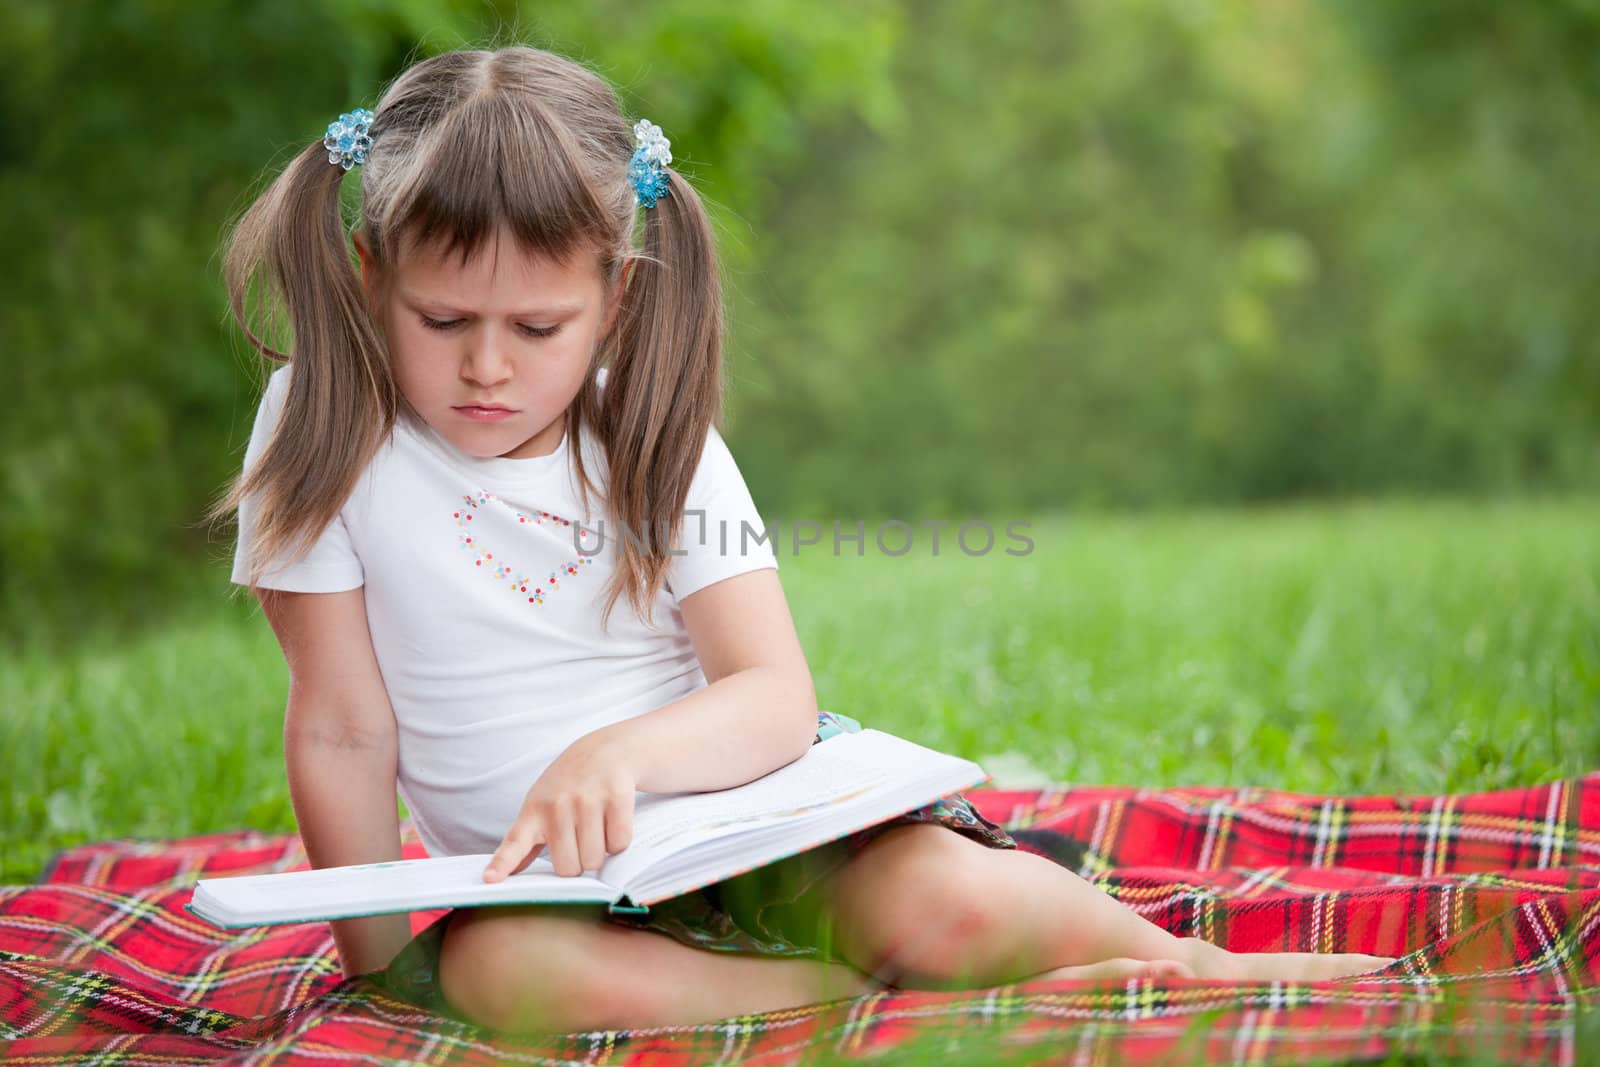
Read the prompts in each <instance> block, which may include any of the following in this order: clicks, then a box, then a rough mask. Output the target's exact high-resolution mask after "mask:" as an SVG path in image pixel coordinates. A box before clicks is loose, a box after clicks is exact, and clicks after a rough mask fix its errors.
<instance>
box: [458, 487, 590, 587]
mask: <svg viewBox="0 0 1600 1067" xmlns="http://www.w3.org/2000/svg"><path fill="white" fill-rule="evenodd" d="M461 499H462V501H463V502H464V504H463V506H461V507H458V508H456V510H455V511H454V512H452V513H451V516H450V517H451V518H453V519H455V521H456V525H457V526H459V527H461V529H462V531H463V532H462V533H460V534H457V535H456V547H457V548H460V549H461V550H462V551H463V552H465V553H467V555H468V556H469V557H470V558H471V559H472V565H473V566H474V567H476V568H479V569H481V570H483V571H484V572H485V573H487V574H491V575H493V576H494V578H495V580H496V581H500V582H510V583H511V584H510V586H509V588H510V589H511V591H512V592H513V593H516V594H518V595H520V596H524V597H526V598H527V601H528V603H530V604H534V605H538V604H543V603H544V602H545V600H546V599H547V598H548V597H549V596H550V595H551V594H552V593H555V592H557V591H558V590H560V588H561V582H562V580H563V579H566V578H572V577H576V576H577V574H578V572H579V571H581V570H582V569H583V568H584V567H587V566H589V565H590V564H591V563H593V562H594V557H593V556H585V555H581V554H580V555H577V556H575V557H574V558H573V559H569V560H567V561H566V562H565V563H562V564H561V565H560V566H558V567H556V568H555V569H554V570H552V571H550V573H549V575H548V576H546V578H545V579H544V580H543V581H539V580H536V579H534V578H531V577H529V576H528V574H527V572H525V571H522V570H519V569H517V568H516V567H514V566H512V565H511V564H510V563H509V562H507V561H506V560H505V559H504V558H503V557H502V558H501V559H499V560H496V559H495V558H494V553H493V552H491V551H490V550H489V548H488V546H487V545H485V544H484V543H483V542H482V541H479V540H478V538H477V537H475V536H473V534H472V533H471V532H469V531H471V529H472V516H473V512H474V511H475V510H476V509H478V508H481V507H486V506H487V505H489V504H499V505H500V506H501V507H503V508H505V509H506V510H508V511H510V512H511V513H512V514H513V515H515V516H516V517H517V524H518V525H519V526H525V525H533V526H545V525H553V526H563V527H570V526H571V525H572V520H571V519H564V518H562V517H561V516H560V515H557V514H555V513H553V512H549V511H535V512H534V513H533V514H531V515H528V514H524V513H523V512H520V511H518V510H517V509H516V508H513V507H511V506H510V505H509V504H507V503H506V502H505V501H503V500H501V499H500V498H499V497H497V496H495V495H494V494H493V493H491V492H489V491H487V490H484V489H480V490H478V492H476V493H473V494H471V495H466V496H463V497H462V498H461ZM579 529H580V530H582V529H583V528H582V527H579Z"/></svg>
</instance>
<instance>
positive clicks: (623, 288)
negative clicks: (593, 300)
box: [600, 259, 635, 337]
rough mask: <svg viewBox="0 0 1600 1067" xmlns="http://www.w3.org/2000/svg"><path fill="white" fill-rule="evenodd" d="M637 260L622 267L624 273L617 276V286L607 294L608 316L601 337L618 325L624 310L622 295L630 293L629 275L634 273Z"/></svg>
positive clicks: (629, 261) (601, 328)
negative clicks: (620, 313) (619, 312)
mask: <svg viewBox="0 0 1600 1067" xmlns="http://www.w3.org/2000/svg"><path fill="white" fill-rule="evenodd" d="M634 263H635V260H631V259H630V260H628V261H627V262H626V263H624V264H623V265H622V273H620V274H618V275H617V281H616V284H615V285H613V286H612V287H611V291H610V292H609V293H607V294H606V316H605V321H604V322H602V323H601V325H600V336H601V337H604V336H606V335H607V334H609V333H610V332H611V327H612V326H614V325H616V321H617V312H618V311H620V310H622V294H624V293H626V292H627V291H628V275H630V274H632V273H633V264H634Z"/></svg>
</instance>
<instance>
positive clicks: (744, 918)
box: [369, 711, 1017, 1021]
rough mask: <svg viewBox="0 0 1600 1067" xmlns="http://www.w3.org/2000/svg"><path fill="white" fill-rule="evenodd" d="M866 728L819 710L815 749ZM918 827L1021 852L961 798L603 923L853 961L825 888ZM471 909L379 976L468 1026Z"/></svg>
mask: <svg viewBox="0 0 1600 1067" xmlns="http://www.w3.org/2000/svg"><path fill="white" fill-rule="evenodd" d="M860 729H861V724H860V723H859V722H857V721H856V720H855V719H852V718H850V717H849V716H848V715H841V714H839V713H838V712H832V711H819V712H818V713H817V736H816V737H815V738H814V739H813V740H812V744H816V743H818V742H820V741H825V740H827V739H828V738H830V737H832V736H834V735H835V734H839V733H854V732H855V731H857V730H860ZM911 823H937V824H939V825H942V826H948V827H949V828H950V829H952V830H955V831H956V832H957V833H960V834H964V835H965V836H967V837H970V838H972V839H973V840H975V841H978V842H980V843H981V844H984V845H986V846H988V847H989V848H1016V847H1017V842H1016V840H1015V839H1014V838H1012V836H1011V835H1010V834H1008V833H1007V832H1006V831H1005V830H1004V829H1002V828H1001V827H1000V826H999V825H997V824H996V823H993V822H990V821H989V820H988V819H986V818H984V817H983V816H982V815H981V814H979V813H978V810H977V809H976V808H974V807H973V806H972V804H971V802H970V801H968V800H967V799H966V798H965V797H963V796H962V795H961V794H960V793H951V794H949V795H947V796H943V797H940V798H938V799H937V800H935V801H933V802H932V803H930V804H927V805H925V806H924V807H921V808H917V809H916V810H915V811H909V812H906V813H905V814H904V815H897V816H895V817H894V818H892V819H889V820H886V821H885V822H881V823H876V824H874V825H872V826H868V827H866V828H864V829H861V830H857V831H856V832H855V833H853V834H848V835H846V836H844V837H841V838H837V839H835V840H833V841H829V842H827V843H825V844H822V845H818V846H817V847H816V848H813V849H808V850H807V851H805V852H799V853H796V854H795V855H793V856H786V857H785V858H783V859H781V860H777V861H774V862H772V863H769V864H767V865H765V866H762V867H757V868H754V869H753V870H749V871H746V872H744V873H743V874H739V875H736V876H734V877H732V878H728V879H725V880H723V881H721V882H713V883H712V884H710V885H706V886H702V887H701V888H699V889H696V890H692V891H690V892H688V893H684V894H682V895H681V896H676V897H671V898H669V899H667V900H661V901H657V902H656V903H654V904H652V905H650V908H649V911H648V912H647V913H646V914H643V915H633V914H628V913H618V914H611V913H607V914H605V916H604V917H603V921H605V922H610V923H615V924H617V925H620V926H630V927H633V928H635V929H640V930H654V931H656V932H657V933H661V934H665V935H666V936H668V937H671V938H673V939H674V940H677V941H680V942H682V943H684V944H686V945H690V946H693V947H694V948H701V949H707V950H710V951H713V952H744V953H750V954H753V955H759V956H776V957H786V958H793V957H809V958H813V959H819V960H827V961H836V962H847V961H844V960H843V959H842V958H841V957H840V956H839V955H838V954H837V953H835V952H834V951H833V938H832V924H831V921H830V916H829V913H828V909H827V907H826V902H825V901H824V900H822V899H821V896H822V894H821V893H820V892H819V887H820V885H821V883H822V882H823V880H824V879H825V878H826V877H827V876H829V875H831V874H833V873H834V872H835V871H837V870H838V869H839V868H840V867H842V866H844V864H845V863H846V862H848V861H849V860H850V859H851V857H853V856H855V855H856V854H857V853H858V852H860V851H861V850H862V849H863V848H864V847H865V846H866V845H867V843H868V842H870V841H872V839H873V838H875V837H877V836H878V835H879V834H881V833H883V832H884V831H886V830H888V829H890V828H892V827H895V826H905V825H908V824H911ZM462 910H465V909H461V908H455V909H452V910H451V911H449V912H447V913H445V914H444V915H441V916H440V917H439V918H438V919H436V920H434V922H433V923H432V924H431V925H429V926H428V927H427V928H426V929H424V930H422V931H421V932H420V933H418V934H417V935H416V936H414V937H413V938H412V939H411V940H410V941H409V942H408V943H407V944H406V946H405V947H404V948H403V949H401V950H400V953H399V954H398V955H397V956H396V957H395V958H394V960H393V961H392V962H391V963H390V964H389V966H388V967H386V968H384V969H383V970H381V971H375V972H373V973H372V974H371V975H370V976H369V977H370V978H372V979H373V980H374V981H376V982H377V983H378V984H379V985H381V986H383V987H384V989H385V990H387V991H388V992H389V993H390V994H391V995H393V996H395V997H398V998H399V999H401V1000H403V1001H406V1002H407V1003H410V1004H414V1005H416V1006H418V1007H422V1008H426V1009H428V1010H429V1011H433V1012H436V1013H438V1014H440V1015H445V1016H447V1017H450V1018H453V1019H457V1020H460V1021H467V1020H465V1019H464V1018H463V1017H462V1016H461V1015H460V1014H459V1013H458V1012H456V1011H455V1010H454V1009H452V1008H451V1007H450V1005H449V1004H447V1003H446V1002H445V1000H444V997H443V995H442V994H441V993H440V991H439V983H438V971H439V951H440V947H441V946H442V945H443V943H444V933H445V929H446V928H447V927H448V926H449V924H450V919H451V918H452V917H453V916H454V915H455V914H456V913H457V912H459V911H462Z"/></svg>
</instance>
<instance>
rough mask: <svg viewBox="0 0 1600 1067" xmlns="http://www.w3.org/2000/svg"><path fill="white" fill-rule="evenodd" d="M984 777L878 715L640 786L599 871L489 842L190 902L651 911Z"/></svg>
mask: <svg viewBox="0 0 1600 1067" xmlns="http://www.w3.org/2000/svg"><path fill="white" fill-rule="evenodd" d="M988 780H989V776H988V775H987V774H985V773H984V772H983V768H982V767H979V766H978V765H977V764H976V763H973V762H972V761H970V760H965V759H961V758H959V757H957V756H951V755H947V754H945V753H942V752H937V751H935V750H933V749H930V748H925V747H923V746H922V745H919V744H917V743H916V742H914V741H907V740H905V739H904V738H901V737H896V736H895V735H893V734H888V733H884V732H883V731H881V730H873V729H870V728H869V729H863V730H860V731H857V732H852V733H841V734H836V735H834V736H833V737H829V738H827V739H826V740H823V741H819V742H817V743H815V744H813V745H812V746H811V748H810V749H809V750H807V752H806V754H805V755H803V756H801V757H800V758H799V759H797V760H795V761H794V762H793V763H789V764H786V765H785V766H783V767H780V768H778V769H777V770H775V771H773V772H772V773H770V774H767V775H765V776H763V777H761V778H757V779H756V780H755V781H753V782H747V783H745V784H744V785H741V786H736V787H734V788H732V789H719V790H715V791H712V792H705V793H640V794H638V795H637V796H636V801H635V805H634V816H633V840H632V841H631V842H630V843H629V845H628V847H627V848H625V849H623V850H622V851H621V852H618V853H616V854H615V855H611V856H607V857H606V860H605V862H604V863H603V864H601V866H600V868H599V870H597V871H584V872H583V873H582V874H580V875H576V876H565V875H559V874H557V873H556V872H555V868H554V867H553V866H552V865H551V863H550V858H549V856H548V854H542V855H541V856H540V857H539V858H538V859H536V860H534V861H533V862H532V863H530V864H529V865H528V866H527V867H526V868H524V869H523V870H522V871H520V872H519V873H517V874H513V875H511V876H509V877H508V878H506V879H504V880H503V881H500V882H494V883H488V882H485V881H483V871H484V868H485V867H487V866H488V865H489V860H490V858H491V856H492V855H493V853H488V852H486V853H483V854H481V855H477V854H475V855H470V856H444V857H435V858H432V859H417V860H396V861H393V862H389V863H367V864H360V865H357V866H351V867H324V868H322V869H320V870H310V871H290V872H286V873H282V874H257V875H243V876H236V877H232V878H228V877H223V878H204V879H201V880H200V881H198V882H197V883H195V889H194V896H193V897H192V898H191V900H190V901H189V902H188V903H187V904H186V905H185V907H187V908H188V909H189V910H190V911H191V912H193V913H194V914H196V915H198V916H200V917H201V918H203V919H206V920H208V921H209V922H212V923H214V924H216V925H218V926H225V927H240V926H270V925H273V924H276V923H293V922H311V921H317V920H322V919H342V918H349V917H351V916H357V915H378V914H382V913H384V912H404V911H422V910H425V909H429V908H442V907H472V906H480V905H487V904H545V903H572V904H579V903H604V904H608V905H610V910H611V911H627V912H633V913H643V912H647V911H648V910H649V906H650V905H651V904H653V903H655V902H657V901H660V900H665V899H667V898H668V897H675V896H679V895H681V894H683V893H687V892H690V891H692V890H695V889H698V888H700V887H701V886H704V885H709V884H710V883H712V882H720V881H722V880H724V879H727V878H732V877H733V876H735V875H737V874H742V873H744V872H745V871H748V870H752V869H754V868H756V867H761V866H764V865H766V864H768V863H772V862H774V861H776V860H780V859H783V858H785V857H787V856H792V855H794V854H795V853H797V852H804V851H806V850H807V849H811V848H815V847H817V846H818V845H822V844H825V843H827V842H829V841H833V840H836V839H838V838H841V837H845V836H847V835H849V834H852V833H854V832H855V831H857V830H860V829H863V828H865V827H868V826H873V825H875V824H877V823H880V822H884V821H886V820H888V819H892V818H894V817H895V816H896V815H903V814H905V813H906V812H908V811H912V810H914V809H916V808H920V807H922V806H923V805H924V804H928V803H931V802H933V801H934V800H937V799H938V798H940V797H942V796H946V795H948V794H950V793H955V792H959V791H960V790H962V789H967V788H970V787H972V786H975V785H980V784H982V783H984V782H986V781H988ZM530 784H531V783H530ZM541 847H542V846H541Z"/></svg>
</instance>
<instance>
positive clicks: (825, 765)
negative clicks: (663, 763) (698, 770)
mask: <svg viewBox="0 0 1600 1067" xmlns="http://www.w3.org/2000/svg"><path fill="white" fill-rule="evenodd" d="M950 772H955V773H957V774H958V775H959V774H966V773H971V772H975V773H972V774H971V776H972V778H974V779H976V778H982V777H984V775H983V770H982V768H980V767H978V765H977V764H975V763H972V762H971V761H970V760H964V759H961V758H960V757H958V756H951V755H948V754H947V753H943V752H938V751H936V750H934V749H931V748H926V747H924V746H922V745H919V744H917V743H916V742H914V741H907V740H906V739H905V738H903V737H896V736H895V735H894V734H888V733H884V732H883V731H881V730H873V729H870V728H869V729H865V730H862V731H860V732H858V733H847V734H837V735H835V736H833V737H830V738H829V739H828V740H826V741H823V742H821V743H819V744H815V745H812V746H811V748H810V749H809V750H808V751H807V752H806V754H805V755H804V756H802V757H800V758H799V759H798V760H795V761H794V762H793V763H789V764H786V765H785V766H783V767H780V768H778V769H777V770H775V771H773V772H772V773H770V774H768V775H766V776H764V777H762V778H758V779H756V780H755V781H753V782H747V783H746V784H744V785H741V786H736V787H734V788H732V789H719V790H716V791H714V792H709V793H666V794H657V795H650V796H647V797H645V798H642V799H641V800H640V802H639V803H638V804H637V805H636V806H635V809H634V841H633V843H632V844H630V845H629V846H628V847H627V848H626V849H624V850H623V851H622V852H619V853H617V854H616V855H615V856H611V857H609V858H608V859H607V860H606V862H605V864H604V865H603V866H602V867H601V868H600V877H601V878H602V879H604V880H605V881H606V882H608V883H609V884H611V885H614V886H619V887H621V888H624V889H626V888H627V887H628V885H629V883H630V881H631V880H632V879H633V878H636V877H637V876H638V875H639V873H640V872H641V871H643V870H645V869H647V868H649V867H651V866H653V865H654V864H655V863H657V862H658V861H660V860H661V859H663V857H664V856H666V855H668V854H671V853H674V852H680V851H683V850H686V849H689V848H691V847H693V846H696V845H700V844H703V843H704V842H706V841H710V840H713V839H716V838H720V837H727V836H731V835H735V834H740V833H744V832H746V831H750V830H755V829H757V828H759V827H762V826H765V825H771V824H775V823H782V822H788V821H791V820H794V819H808V820H809V819H818V820H826V818H827V817H828V815H829V813H830V812H841V813H842V812H844V811H846V810H847V809H849V808H852V807H855V806H857V805H860V806H865V807H870V806H872V804H873V802H874V801H875V800H877V799H878V798H881V797H883V796H884V795H885V794H888V793H890V792H892V791H894V790H895V788H896V786H904V785H905V784H906V782H907V781H908V780H917V779H926V778H930V777H939V776H940V774H941V773H950ZM929 799H930V800H931V799H933V798H931V797H930V798H929ZM669 802H670V806H669ZM733 850H734V851H735V852H737V851H738V846H737V845H735V846H733Z"/></svg>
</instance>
